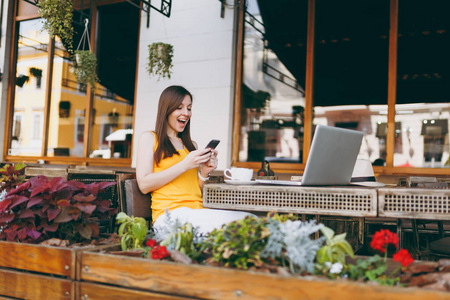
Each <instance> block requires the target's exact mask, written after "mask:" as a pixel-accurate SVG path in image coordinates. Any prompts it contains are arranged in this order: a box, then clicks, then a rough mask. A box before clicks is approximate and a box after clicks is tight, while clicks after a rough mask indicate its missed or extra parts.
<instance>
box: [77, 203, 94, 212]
mask: <svg viewBox="0 0 450 300" xmlns="http://www.w3.org/2000/svg"><path fill="white" fill-rule="evenodd" d="M74 206H75V207H77V208H79V209H80V210H81V211H83V212H85V213H87V214H89V215H90V214H92V213H93V212H94V210H95V209H96V208H97V206H95V205H91V204H86V205H84V204H83V203H77V204H75V205H74Z"/></svg>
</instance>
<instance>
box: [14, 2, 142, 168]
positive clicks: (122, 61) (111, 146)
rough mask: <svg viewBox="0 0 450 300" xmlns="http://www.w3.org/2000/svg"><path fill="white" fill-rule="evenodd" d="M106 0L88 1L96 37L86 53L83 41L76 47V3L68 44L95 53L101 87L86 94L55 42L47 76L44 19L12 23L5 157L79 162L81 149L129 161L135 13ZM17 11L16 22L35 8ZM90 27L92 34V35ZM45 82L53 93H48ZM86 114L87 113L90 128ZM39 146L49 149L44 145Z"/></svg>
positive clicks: (79, 30)
mask: <svg viewBox="0 0 450 300" xmlns="http://www.w3.org/2000/svg"><path fill="white" fill-rule="evenodd" d="M107 2H108V1H104V2H102V3H100V2H99V3H93V5H94V6H97V7H96V10H95V11H97V12H98V14H97V16H96V20H97V22H96V23H95V24H92V23H89V28H88V30H89V33H90V34H91V31H92V32H93V31H95V34H96V36H95V37H93V38H92V40H95V41H96V43H97V44H95V45H90V46H91V47H88V45H87V44H86V43H85V44H80V46H79V41H80V39H81V36H82V34H83V32H84V29H85V26H84V24H82V23H83V20H82V17H81V16H80V14H79V9H80V7H79V6H80V4H81V3H80V2H77V1H76V2H75V3H74V5H75V9H76V10H75V11H74V22H73V25H74V29H75V32H74V37H73V38H74V43H73V46H74V48H75V49H78V50H91V49H92V50H95V49H97V53H96V56H97V64H98V72H97V73H98V77H99V78H100V82H99V83H98V84H96V85H95V86H94V87H92V90H88V89H90V88H91V87H89V86H88V85H86V84H83V83H79V82H78V81H77V78H75V76H74V75H73V68H74V65H73V62H72V57H71V55H70V54H69V53H68V52H67V51H66V46H67V43H66V41H61V39H60V38H59V37H55V46H54V55H53V57H52V58H51V59H52V61H51V65H52V68H51V73H49V72H50V70H48V59H49V47H50V46H51V45H50V44H49V42H50V41H51V39H50V37H49V35H48V34H47V33H46V31H44V30H43V28H42V27H43V25H42V19H32V20H27V21H16V25H17V28H18V34H17V36H16V38H15V43H16V47H17V51H16V52H17V57H16V58H15V66H16V68H15V69H16V71H17V72H16V73H17V74H16V79H15V82H14V83H15V84H14V91H15V95H14V99H11V100H10V101H12V103H13V106H14V108H13V111H14V114H13V116H12V118H11V120H12V124H11V130H12V131H11V132H10V133H9V139H10V140H11V143H10V145H9V148H8V155H22V156H43V153H42V149H43V146H46V148H45V149H46V151H45V152H46V156H50V157H51V156H71V157H84V153H85V152H86V150H87V152H88V156H89V157H97V158H113V157H114V158H130V157H131V140H132V134H133V130H132V121H133V113H134V96H135V95H134V91H135V81H136V80H135V79H136V78H135V76H136V65H137V45H138V40H139V35H138V32H139V16H140V10H139V9H137V8H136V7H135V6H134V5H131V4H130V3H128V2H126V1H115V3H113V4H111V3H110V2H108V3H107ZM84 4H85V9H84V10H83V13H84V16H88V15H90V9H88V8H87V6H86V5H87V4H86V3H84ZM18 5H19V8H18V13H19V16H20V19H21V20H23V19H25V18H28V17H29V18H34V17H35V15H36V14H37V7H36V6H35V5H34V3H30V2H29V1H27V2H25V1H19V4H18ZM77 9H78V10H77ZM117 20H121V22H117ZM80 22H81V23H80ZM94 25H95V26H97V28H96V30H91V29H92V28H90V27H91V26H94ZM83 47H84V48H83ZM50 77H51V91H48V90H47V88H48V86H50V85H49V83H48V82H47V80H48V78H50ZM91 91H92V92H91ZM48 97H49V99H48ZM90 103H93V105H92V107H90ZM46 109H48V111H46ZM86 112H91V114H90V116H91V118H90V122H87V121H88V120H87V119H86V116H87V115H88V114H87V113H86ZM47 114H48V115H47ZM44 121H47V122H48V132H46V131H45V130H44V123H46V122H44ZM46 124H47V123H46ZM86 126H87V128H86ZM86 129H87V130H86ZM86 132H89V134H88V137H89V138H86ZM45 134H47V136H44V135H45ZM44 140H46V141H47V145H42V143H43V141H44ZM86 140H89V141H90V143H89V145H86V144H85V141H86ZM54 161H56V160H54Z"/></svg>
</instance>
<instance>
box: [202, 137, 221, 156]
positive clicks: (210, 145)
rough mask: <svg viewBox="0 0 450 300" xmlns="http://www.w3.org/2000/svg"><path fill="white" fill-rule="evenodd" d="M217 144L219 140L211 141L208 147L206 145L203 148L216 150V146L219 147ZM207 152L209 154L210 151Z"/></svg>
mask: <svg viewBox="0 0 450 300" xmlns="http://www.w3.org/2000/svg"><path fill="white" fill-rule="evenodd" d="M219 143H220V140H211V141H210V142H209V143H208V145H206V147H205V148H212V149H216V147H217V145H219ZM209 152H211V151H209ZM209 152H206V153H209Z"/></svg>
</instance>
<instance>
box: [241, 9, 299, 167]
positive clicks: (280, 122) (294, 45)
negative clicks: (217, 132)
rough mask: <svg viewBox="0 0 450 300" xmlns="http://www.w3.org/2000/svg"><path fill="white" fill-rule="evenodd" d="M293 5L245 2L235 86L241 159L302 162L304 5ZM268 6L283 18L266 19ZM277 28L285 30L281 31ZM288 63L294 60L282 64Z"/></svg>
mask: <svg viewBox="0 0 450 300" xmlns="http://www.w3.org/2000/svg"><path fill="white" fill-rule="evenodd" d="M294 3H295V7H293V8H292V9H290V10H282V5H273V3H272V2H271V1H258V2H257V1H249V2H248V6H247V11H246V13H245V16H244V18H245V26H244V48H243V79H242V84H241V87H240V90H241V112H240V125H241V130H240V138H239V154H238V159H239V161H240V162H262V161H264V160H269V161H272V162H294V163H299V162H301V161H302V152H303V124H304V118H303V116H304V114H303V112H304V106H305V98H304V87H305V62H306V25H307V3H306V1H298V2H292V5H294ZM272 9H273V10H276V11H275V12H274V13H275V14H278V13H283V14H284V17H283V18H277V19H271V18H265V17H266V16H267V14H266V15H265V14H264V12H267V10H272ZM281 28H282V29H283V31H285V32H288V33H289V34H286V36H284V35H280V31H279V30H280V29H281ZM272 45H274V46H272ZM293 58H295V59H293ZM292 61H295V64H289V65H287V64H286V63H287V62H292Z"/></svg>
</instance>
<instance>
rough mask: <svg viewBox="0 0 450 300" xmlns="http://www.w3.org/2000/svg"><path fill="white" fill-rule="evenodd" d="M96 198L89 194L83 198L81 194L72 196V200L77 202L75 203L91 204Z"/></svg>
mask: <svg viewBox="0 0 450 300" xmlns="http://www.w3.org/2000/svg"><path fill="white" fill-rule="evenodd" d="M96 198H97V197H95V196H94V195H92V194H89V195H87V196H85V195H83V194H81V193H79V194H76V195H74V196H73V199H74V200H75V201H77V202H92V201H94V200H95V199H96Z"/></svg>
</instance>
